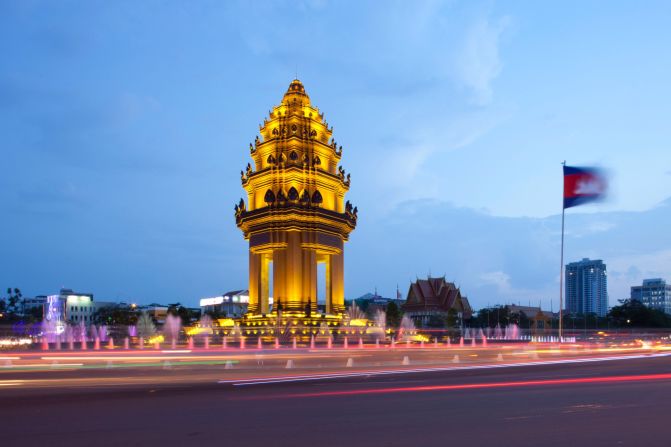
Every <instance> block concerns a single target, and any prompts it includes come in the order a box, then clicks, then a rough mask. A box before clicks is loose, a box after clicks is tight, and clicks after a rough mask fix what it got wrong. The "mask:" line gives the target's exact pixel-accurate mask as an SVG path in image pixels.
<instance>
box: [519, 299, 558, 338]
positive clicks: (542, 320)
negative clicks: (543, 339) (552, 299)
mask: <svg viewBox="0 0 671 447" xmlns="http://www.w3.org/2000/svg"><path fill="white" fill-rule="evenodd" d="M506 308H507V309H508V312H510V313H511V314H524V316H525V317H526V319H527V320H529V327H528V329H529V330H530V332H531V333H532V334H533V335H543V334H549V333H551V332H552V319H553V318H554V317H555V316H554V314H553V313H552V312H548V311H547V310H543V309H541V308H540V306H539V307H534V306H518V305H515V304H508V305H506ZM558 316H559V314H557V317H558ZM522 329H527V328H526V327H522Z"/></svg>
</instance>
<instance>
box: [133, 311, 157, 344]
mask: <svg viewBox="0 0 671 447" xmlns="http://www.w3.org/2000/svg"><path fill="white" fill-rule="evenodd" d="M155 332H156V326H154V322H153V320H152V319H151V317H150V316H149V314H147V313H146V312H143V313H142V315H140V318H139V319H138V320H137V335H138V336H140V337H142V338H149V337H151V336H152V335H154V333H155Z"/></svg>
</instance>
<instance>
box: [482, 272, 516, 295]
mask: <svg viewBox="0 0 671 447" xmlns="http://www.w3.org/2000/svg"><path fill="white" fill-rule="evenodd" d="M480 279H481V280H482V281H484V282H485V283H487V284H493V285H495V286H496V287H497V289H498V290H499V292H501V293H504V294H508V293H510V290H511V289H512V288H511V286H510V275H508V274H507V273H504V272H501V271H496V272H488V273H483V274H482V275H480Z"/></svg>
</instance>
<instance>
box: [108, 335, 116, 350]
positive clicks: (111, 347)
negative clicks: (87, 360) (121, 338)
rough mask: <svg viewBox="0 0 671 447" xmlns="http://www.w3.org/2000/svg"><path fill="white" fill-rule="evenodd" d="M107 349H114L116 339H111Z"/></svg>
mask: <svg viewBox="0 0 671 447" xmlns="http://www.w3.org/2000/svg"><path fill="white" fill-rule="evenodd" d="M107 349H114V339H113V338H112V337H110V338H109V341H108V342H107Z"/></svg>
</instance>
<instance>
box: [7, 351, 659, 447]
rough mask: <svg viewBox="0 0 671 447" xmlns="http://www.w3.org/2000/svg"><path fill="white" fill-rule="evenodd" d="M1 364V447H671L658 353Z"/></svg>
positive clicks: (27, 360) (90, 355) (205, 356)
mask: <svg viewBox="0 0 671 447" xmlns="http://www.w3.org/2000/svg"><path fill="white" fill-rule="evenodd" d="M371 351H372V352H371ZM515 352H517V353H518V354H515ZM499 354H501V356H499ZM473 355H476V357H471V356H473ZM10 356H12V355H10V354H7V353H0V424H1V425H0V427H1V428H0V439H2V441H3V442H2V445H3V446H4V445H8V446H13V445H25V446H32V445H40V446H44V445H49V446H58V445H64V446H65V445H67V446H79V445H82V446H84V445H86V446H90V445H96V446H97V445H105V446H107V445H109V446H112V445H114V446H116V445H131V446H132V445H138V446H139V445H142V446H147V445H159V446H170V445H207V444H215V443H216V445H234V446H266V445H267V446H312V445H319V446H347V447H352V446H408V445H417V446H433V445H440V446H445V445H451V444H457V443H458V444H460V445H464V444H468V445H504V446H505V445H515V446H520V445H534V446H537V445H539V444H540V445H544V446H566V445H578V446H580V445H589V446H601V445H604V446H605V445H630V446H657V445H659V446H668V445H669V439H670V438H669V436H668V430H667V427H666V424H665V422H666V419H667V417H668V416H667V415H668V414H671V413H670V410H671V357H670V356H668V352H667V351H654V350H638V351H631V352H629V351H617V352H612V351H608V350H605V351H599V348H594V349H592V348H588V347H580V348H579V349H567V350H566V351H564V352H559V353H557V352H556V350H555V349H554V348H553V347H549V346H548V347H542V346H541V347H535V348H534V349H529V348H528V347H526V348H523V347H519V346H516V347H512V348H509V347H502V346H499V347H490V348H481V349H479V350H478V349H468V348H463V349H462V350H455V349H452V350H440V349H434V350H431V349H423V350H422V349H415V350H412V349H410V350H400V349H399V350H379V351H373V350H363V352H358V351H354V350H349V351H347V350H340V351H331V352H323V350H313V351H310V350H303V351H297V352H290V351H289V350H287V351H285V352H270V351H269V352H223V353H222V352H205V353H194V352H179V353H177V352H172V353H166V352H152V353H149V352H144V353H142V354H141V355H140V354H131V353H123V352H115V353H113V355H109V353H96V352H86V353H85V354H83V353H71V352H63V353H57V355H56V353H53V354H52V353H46V354H45V353H30V354H25V355H24V354H21V355H15V356H14V357H18V359H16V358H14V359H13V360H11V366H10V367H7V364H6V363H5V366H4V367H3V360H2V359H3V358H6V357H10ZM54 356H57V357H58V359H57V360H54ZM455 356H458V357H459V362H458V363H455V362H454V358H455ZM110 357H114V359H113V360H110ZM140 357H141V358H140ZM145 358H146V359H145ZM166 358H167V359H166ZM406 358H407V361H406ZM350 359H351V360H352V361H351V362H350V361H349V360H350ZM4 361H5V362H6V360H4ZM290 361H291V362H293V365H292V363H291V362H290ZM54 362H56V364H57V365H66V366H51V365H53V364H54ZM110 362H111V366H110ZM180 362H182V363H180ZM208 362H209V363H208ZM138 363H142V365H141V366H137V365H138ZM287 363H289V365H290V366H293V367H290V368H287ZM80 364H81V366H79V365H80ZM348 364H349V366H348ZM21 365H23V367H21ZM31 365H32V366H31ZM35 365H49V366H48V369H47V367H46V366H39V367H38V366H35ZM67 365H70V366H67ZM72 365H75V366H72ZM115 365H118V366H115ZM121 365H125V366H121Z"/></svg>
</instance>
